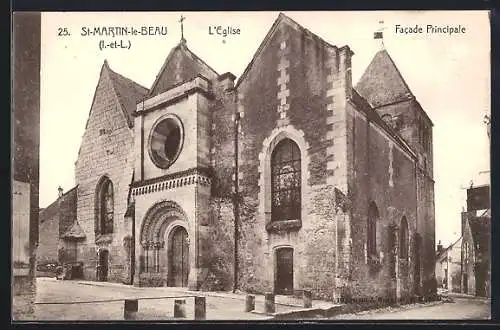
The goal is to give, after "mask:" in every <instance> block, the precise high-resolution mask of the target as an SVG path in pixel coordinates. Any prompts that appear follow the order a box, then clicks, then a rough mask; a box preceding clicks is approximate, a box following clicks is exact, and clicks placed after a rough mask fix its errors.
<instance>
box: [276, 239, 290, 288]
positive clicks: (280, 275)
mask: <svg viewBox="0 0 500 330" xmlns="http://www.w3.org/2000/svg"><path fill="white" fill-rule="evenodd" d="M275 265H276V268H275V275H274V291H275V293H276V294H293V248H291V247H282V248H279V249H277V250H276V263H275Z"/></svg>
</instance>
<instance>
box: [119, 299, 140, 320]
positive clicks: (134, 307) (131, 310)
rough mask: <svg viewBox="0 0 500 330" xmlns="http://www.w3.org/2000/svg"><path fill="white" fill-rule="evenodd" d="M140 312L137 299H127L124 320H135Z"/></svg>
mask: <svg viewBox="0 0 500 330" xmlns="http://www.w3.org/2000/svg"><path fill="white" fill-rule="evenodd" d="M138 310H139V301H138V300H137V299H125V304H124V305H123V318H124V319H125V320H135V319H136V317H137V311H138Z"/></svg>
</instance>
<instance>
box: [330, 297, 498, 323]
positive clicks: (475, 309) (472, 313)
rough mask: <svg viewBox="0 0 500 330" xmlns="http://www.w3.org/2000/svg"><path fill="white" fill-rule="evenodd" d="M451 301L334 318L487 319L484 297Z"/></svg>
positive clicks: (487, 301) (487, 311)
mask: <svg viewBox="0 0 500 330" xmlns="http://www.w3.org/2000/svg"><path fill="white" fill-rule="evenodd" d="M452 299H453V302H449V303H448V302H446V303H441V304H437V305H432V304H430V306H406V307H401V308H386V309H382V310H380V311H367V312H362V313H357V314H348V315H338V316H335V317H333V318H332V319H335V320H489V319H490V318H491V305H490V301H489V300H486V299H476V298H472V297H471V298H469V297H467V298H465V297H453V298H452Z"/></svg>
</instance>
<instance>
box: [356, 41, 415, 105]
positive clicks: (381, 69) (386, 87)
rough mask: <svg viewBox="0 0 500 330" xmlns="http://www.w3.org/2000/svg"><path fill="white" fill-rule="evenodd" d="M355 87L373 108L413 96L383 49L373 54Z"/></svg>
mask: <svg viewBox="0 0 500 330" xmlns="http://www.w3.org/2000/svg"><path fill="white" fill-rule="evenodd" d="M355 89H356V90H357V91H358V92H359V94H360V95H361V96H363V97H364V98H365V99H366V100H367V101H368V102H369V103H370V105H371V106H372V107H374V108H378V107H381V106H384V105H388V104H393V103H397V102H402V101H406V100H409V99H412V98H413V94H412V93H411V91H410V88H409V87H408V85H407V84H406V82H405V80H404V79H403V76H402V75H401V73H400V72H399V70H398V68H397V67H396V64H395V63H394V61H393V60H392V58H391V57H390V56H389V53H388V52H387V51H386V50H385V49H384V50H381V51H379V52H378V53H377V54H375V56H374V57H373V59H372V61H371V63H370V64H369V65H368V67H367V68H366V70H365V72H364V73H363V75H362V76H361V79H360V80H359V82H358V84H357V85H356V87H355Z"/></svg>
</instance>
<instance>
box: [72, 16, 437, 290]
mask: <svg viewBox="0 0 500 330" xmlns="http://www.w3.org/2000/svg"><path fill="white" fill-rule="evenodd" d="M353 55H354V52H353V51H352V50H351V49H350V48H349V46H336V45H333V44H330V43H329V42H327V41H325V40H323V39H321V38H320V37H318V36H317V35H315V34H313V33H311V32H310V31H308V30H307V29H305V28H304V27H302V26H300V25H299V24H298V23H296V22H295V21H293V20H292V19H290V18H289V17H287V16H286V15H283V14H280V15H279V16H278V18H277V19H276V21H275V22H274V24H273V25H272V27H271V28H270V30H269V32H268V34H267V35H266V37H265V38H264V40H263V41H262V43H261V45H260V47H259V48H258V50H257V51H256V53H255V55H254V57H253V59H251V61H250V62H249V64H248V66H247V67H246V69H245V70H244V72H243V74H242V75H241V76H240V77H239V78H238V79H237V80H236V77H235V76H234V75H233V74H232V73H230V72H226V73H222V74H220V73H218V72H216V71H215V70H214V69H212V68H211V67H210V66H209V65H208V64H207V63H205V62H204V61H203V60H202V59H200V58H199V57H198V56H197V55H195V54H194V53H193V52H192V51H190V50H189V48H188V45H187V42H186V40H185V39H184V38H182V39H181V41H180V42H179V44H178V45H177V46H176V47H175V48H173V49H172V50H171V52H170V54H168V56H167V58H166V60H165V63H164V65H163V66H162V68H160V71H159V73H158V75H157V77H156V79H155V81H154V83H153V84H152V86H151V87H150V88H146V87H143V86H140V85H139V84H137V83H135V82H134V81H132V80H131V79H129V78H126V77H124V76H122V75H120V74H119V73H117V72H115V71H113V70H112V69H111V66H110V64H109V63H108V62H107V61H104V64H103V66H102V69H101V72H100V76H99V80H98V84H97V88H96V90H95V94H94V99H93V102H92V106H91V109H90V114H89V117H88V121H87V124H86V128H85V133H84V136H83V140H82V143H81V147H80V150H79V154H78V160H77V162H76V171H75V182H76V185H77V187H76V195H77V197H76V206H75V207H76V213H75V215H76V217H75V219H74V221H75V226H77V227H78V228H79V232H81V233H83V236H82V235H80V236H79V237H80V238H79V239H78V240H77V241H76V243H74V242H72V244H76V261H78V262H80V263H82V264H83V276H84V278H85V279H88V280H96V281H115V282H123V283H127V284H132V285H134V286H175V287H189V288H191V289H193V290H202V291H206V290H232V289H233V288H235V289H238V290H242V291H246V292H255V293H263V292H275V293H276V294H300V293H301V290H304V289H308V290H311V291H312V293H313V297H314V298H315V299H329V300H331V299H340V298H349V297H354V298H355V297H386V298H410V297H413V296H416V295H418V296H422V295H429V294H432V293H433V292H435V279H434V268H435V250H434V180H433V151H432V126H433V124H432V121H431V120H430V118H429V117H428V116H427V114H426V112H425V111H424V109H422V107H421V105H420V104H419V102H418V101H417V99H416V97H415V96H414V95H413V94H412V92H411V90H410V89H409V87H408V86H407V84H406V83H405V81H404V79H403V77H402V76H401V74H400V72H399V70H398V69H397V67H396V65H395V63H394V61H393V60H392V58H391V57H390V55H389V53H388V52H387V51H386V50H385V49H382V50H380V51H379V52H377V53H376V54H375V56H374V58H373V60H372V62H371V63H370V64H369V66H368V67H367V68H366V71H365V73H364V74H363V75H362V77H361V79H360V81H359V82H358V83H357V84H356V85H353V83H352V79H351V58H352V56H353ZM235 225H236V227H235ZM70 227H71V226H69V225H68V228H70ZM73 249H74V247H73ZM235 270H236V271H235Z"/></svg>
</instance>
